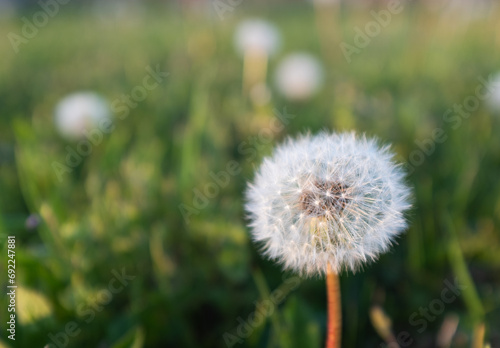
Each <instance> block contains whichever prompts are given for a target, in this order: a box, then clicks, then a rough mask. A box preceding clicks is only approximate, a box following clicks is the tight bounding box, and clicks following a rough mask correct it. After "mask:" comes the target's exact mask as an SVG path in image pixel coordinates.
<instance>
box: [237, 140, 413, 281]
mask: <svg viewBox="0 0 500 348" xmlns="http://www.w3.org/2000/svg"><path fill="white" fill-rule="evenodd" d="M292 178H293V179H295V180H291V179H292ZM277 186H279V190H277V189H276V187H277ZM246 198H247V203H246V210H247V211H248V213H249V218H250V220H251V223H250V227H251V231H252V236H253V239H254V240H255V241H256V242H258V243H259V244H261V245H262V246H263V252H264V254H265V255H266V256H267V257H269V258H271V259H274V260H276V261H278V262H280V263H281V264H282V265H283V267H284V268H285V269H289V270H293V271H296V272H298V273H300V274H302V275H307V276H310V275H314V274H321V273H326V270H327V267H328V264H330V265H331V266H332V268H333V269H334V270H335V271H337V272H340V271H341V270H344V269H347V270H351V271H353V272H355V271H356V270H357V269H358V268H359V267H360V266H361V265H362V264H363V263H364V262H367V261H369V260H374V259H376V258H377V256H378V255H380V254H381V253H383V252H385V251H387V249H388V248H389V246H390V244H391V241H393V240H394V238H395V237H396V236H397V235H398V234H400V233H401V232H402V231H403V230H404V229H405V228H406V226H407V223H406V220H405V218H404V212H405V211H406V210H408V209H409V207H410V202H409V200H410V190H409V188H408V187H407V186H406V184H405V182H404V172H403V171H402V169H401V167H400V166H398V165H397V164H396V163H395V162H394V160H393V154H392V153H391V152H390V151H389V148H388V147H382V148H381V147H380V146H379V145H378V143H377V141H376V140H375V139H369V138H366V137H364V136H362V137H358V136H356V135H355V134H354V133H341V134H329V133H321V134H318V135H316V136H311V135H305V136H302V137H300V138H299V139H296V140H293V139H289V140H288V141H286V142H285V143H284V144H282V145H280V146H279V147H277V148H276V150H275V151H274V153H273V154H272V156H270V157H269V158H266V159H265V160H264V162H263V164H262V165H261V167H260V168H259V170H258V172H257V174H256V177H255V179H254V182H253V184H252V185H250V186H249V188H248V190H247V192H246ZM274 227H276V230H275V229H274ZM271 231H277V232H271Z"/></svg>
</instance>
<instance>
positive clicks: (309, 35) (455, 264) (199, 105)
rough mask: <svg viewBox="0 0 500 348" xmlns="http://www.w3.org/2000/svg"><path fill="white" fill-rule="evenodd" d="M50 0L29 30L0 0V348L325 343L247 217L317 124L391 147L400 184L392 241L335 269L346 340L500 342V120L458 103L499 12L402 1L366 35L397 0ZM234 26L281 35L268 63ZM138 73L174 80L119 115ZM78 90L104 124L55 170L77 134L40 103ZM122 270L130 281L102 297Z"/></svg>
mask: <svg viewBox="0 0 500 348" xmlns="http://www.w3.org/2000/svg"><path fill="white" fill-rule="evenodd" d="M47 2H50V1H43V0H42V3H43V4H46V3H47ZM63 3H64V2H61V3H57V4H59V7H58V11H57V13H56V14H54V15H53V16H50V18H49V20H48V21H47V23H45V24H44V25H43V26H40V27H37V28H36V29H37V30H36V33H35V34H33V33H30V32H29V31H28V32H27V33H28V35H29V36H31V37H30V38H27V37H26V35H24V34H23V27H24V26H25V25H26V20H27V21H29V22H31V23H33V20H34V19H33V16H35V15H36V14H37V13H39V12H40V11H45V10H43V9H42V7H41V6H42V5H41V3H37V2H29V1H23V2H21V1H19V2H12V1H6V0H2V1H0V231H1V236H0V250H1V253H0V259H1V262H0V265H1V267H0V268H1V269H2V272H1V275H2V276H1V279H0V284H2V292H4V293H5V294H6V293H7V290H6V286H7V285H8V284H7V281H8V277H7V236H8V235H15V236H16V249H15V251H16V282H17V285H18V289H17V311H16V314H17V325H16V340H15V342H14V341H12V340H9V339H8V338H7V335H8V332H7V331H6V322H7V320H8V314H9V313H8V312H7V305H8V297H7V296H6V295H5V294H2V296H1V297H0V298H1V300H0V318H1V320H0V328H1V333H0V346H1V347H46V346H47V347H59V346H61V347H63V346H67V347H103V348H104V347H113V348H121V347H134V348H139V347H227V346H234V347H240V346H241V347H321V346H323V345H324V337H325V328H326V307H325V306H326V295H325V285H324V279H321V278H317V279H304V280H300V281H297V279H296V278H292V277H293V275H292V274H286V273H283V272H282V270H281V269H280V267H279V266H278V265H276V264H274V263H273V262H270V261H266V260H264V259H263V258H262V257H261V256H260V254H259V249H258V246H256V245H255V244H253V243H252V241H251V238H250V234H249V229H248V227H247V226H246V225H247V223H248V221H247V220H246V217H245V212H244V209H243V205H244V191H245V187H246V183H247V182H248V181H249V180H251V179H252V178H253V175H254V172H255V169H256V167H257V166H258V165H259V163H260V162H261V160H262V159H263V158H264V157H265V156H266V155H269V154H270V153H271V150H272V148H273V147H274V146H275V145H276V144H277V143H279V142H280V141H282V140H283V139H285V138H286V137H287V136H294V135H297V134H300V133H303V132H306V131H311V132H318V131H321V130H325V129H326V130H330V131H344V130H356V131H357V132H360V133H366V134H367V135H370V136H377V137H379V138H380V139H381V141H382V142H383V143H391V144H392V148H393V150H394V151H395V152H396V154H397V159H398V160H399V161H401V162H403V163H405V166H406V167H408V170H409V172H410V174H409V175H408V183H409V184H410V185H411V186H412V187H413V190H414V208H413V209H412V211H411V213H410V214H409V215H408V219H409V221H410V228H409V230H408V231H407V233H405V234H403V235H402V236H401V237H400V238H399V239H398V240H397V244H396V245H395V246H394V247H393V248H392V249H391V250H390V252H389V253H387V254H385V255H383V256H382V257H381V258H380V259H379V260H378V261H377V262H375V263H372V264H369V265H366V266H365V267H364V269H363V270H361V271H360V272H358V273H356V274H352V273H345V274H342V275H341V278H340V281H341V291H342V306H343V337H342V340H343V347H384V346H386V345H388V346H390V347H396V346H397V345H396V343H395V342H392V343H391V340H392V341H393V338H391V337H400V342H399V346H401V347H450V346H452V347H481V348H482V347H500V309H499V308H500V307H499V306H500V252H499V248H500V226H499V223H500V221H499V217H500V184H499V181H498V178H499V172H500V137H499V134H500V133H499V131H500V110H499V109H498V108H495V102H494V101H491V100H490V99H491V98H492V95H493V94H494V88H493V87H491V86H490V87H489V88H490V89H488V91H489V92H490V93H489V95H490V96H489V97H488V98H486V97H484V98H476V100H477V101H478V102H477V103H474V102H473V99H474V96H476V93H477V89H478V88H479V87H481V86H485V84H484V83H482V82H481V78H484V79H485V80H490V77H492V76H494V75H495V74H496V73H497V72H498V71H500V51H499V48H500V8H499V6H498V3H497V2H494V1H491V2H489V1H472V0H471V1H460V0H456V1H454V0H449V1H446V0H445V1H430V0H429V1H416V0H415V1H406V2H404V1H403V2H401V3H400V7H401V11H399V12H398V13H391V15H390V19H389V20H388V21H387V22H384V23H385V24H387V25H383V26H382V25H380V24H379V29H380V30H378V31H379V32H377V30H376V25H375V26H373V28H372V29H371V30H373V31H372V32H370V33H371V34H374V33H377V34H376V35H370V36H368V40H367V41H366V40H364V41H363V39H362V38H361V39H360V38H359V37H360V35H361V34H360V30H361V32H365V26H366V25H367V23H370V22H374V21H376V19H375V17H374V16H375V15H374V14H373V12H371V11H375V13H380V11H386V12H387V11H388V9H389V8H390V6H393V5H390V3H391V1H368V0H367V1H363V0H356V1H345V2H330V1H321V2H305V1H286V2H285V1H283V2H280V1H272V2H271V1H270V2H266V1H247V0H242V1H235V0H234V1H229V0H220V1H194V0H192V1H159V0H158V1H135V2H131V1H94V2H88V1H77V0H71V1H69V2H67V3H65V4H63ZM23 18H24V19H23ZM249 18H250V19H252V18H253V19H255V18H259V19H260V20H263V21H266V22H267V23H268V24H269V25H271V26H273V27H274V30H276V32H277V33H278V36H279V39H278V40H277V41H279V45H276V47H273V49H272V50H271V51H272V52H268V53H269V54H268V55H266V54H260V55H259V54H254V55H252V52H249V51H244V52H241V50H238V48H237V47H235V46H237V45H235V35H236V32H237V30H238V26H239V25H240V24H241V23H242V21H244V20H247V19H249ZM39 20H41V21H42V22H43V18H42V17H40V19H39ZM377 23H379V22H377ZM25 30H27V29H25ZM12 33H14V34H16V35H18V36H20V37H22V38H23V40H22V42H21V43H19V41H15V42H16V44H13V43H12V42H13V41H12V40H13V37H14V36H12V35H11V34H12ZM9 35H10V36H9ZM23 35H24V36H23ZM356 38H357V40H358V41H357V42H358V45H357V46H356ZM359 40H361V41H359ZM366 42H368V43H366ZM342 43H345V44H348V45H351V48H352V47H354V48H355V50H356V52H355V53H352V54H351V55H348V58H346V54H345V51H344V49H345V47H347V46H345V45H343V44H342ZM360 43H361V45H359V44H360ZM273 45H274V44H273ZM361 46H363V47H361ZM342 47H344V49H343V48H342ZM16 51H17V52H16ZM294 52H306V53H307V54H309V55H311V56H313V57H314V59H316V61H317V62H318V64H319V66H320V67H321V74H320V78H319V80H318V81H315V82H314V83H313V84H316V85H317V88H316V90H315V91H314V93H311V95H308V96H307V97H302V98H298V99H297V98H293V96H290V95H287V93H286V91H283V90H282V89H280V84H279V82H277V81H276V72H277V71H278V70H279V66H280V62H282V61H283V59H286V57H287V56H288V55H290V54H292V53H294ZM260 53H262V52H260ZM147 67H150V68H151V69H153V70H156V69H159V70H160V71H162V72H166V73H168V74H169V75H168V76H167V77H164V78H163V80H162V81H161V82H160V83H158V84H157V86H156V87H155V88H152V89H151V90H147V95H146V97H145V98H144V99H143V100H141V101H140V102H137V103H136V104H137V105H135V106H134V107H129V108H128V109H126V110H128V112H127V115H126V116H125V109H122V110H121V111H120V110H119V109H118V106H121V107H123V105H125V104H123V102H120V100H122V99H121V98H122V96H123V95H130V94H131V92H132V91H133V90H134V88H136V87H137V86H141V85H142V84H143V79H144V78H145V77H146V76H147V75H148V74H149V72H148V70H147ZM296 69H299V70H300V67H299V68H296ZM292 70H293V69H292ZM292 73H293V71H292ZM299 75H300V74H299ZM302 78H304V77H300V76H299V77H298V78H297V79H298V81H299V82H298V84H299V86H300V85H301V84H302V83H306V82H303V81H302V80H301V79H302ZM305 78H306V79H307V74H306V77H305ZM287 83H295V82H294V81H292V82H287ZM78 91H91V92H92V93H95V94H98V95H100V97H101V98H103V100H106V101H107V102H108V103H109V104H110V105H111V104H113V103H115V104H114V105H115V107H114V110H113V111H112V112H111V114H112V116H111V121H112V128H113V130H112V131H111V132H110V133H106V134H102V139H101V140H100V141H99V142H97V143H96V145H93V146H91V151H90V153H89V154H88V155H85V156H81V160H79V161H77V162H78V163H76V162H75V163H76V164H75V165H74V167H73V166H72V167H70V170H68V171H64V172H63V173H62V172H59V173H62V174H60V175H58V174H57V173H58V170H57V169H56V168H55V167H54V163H56V162H58V163H60V164H62V165H66V166H67V162H66V158H67V156H68V153H69V152H68V151H72V150H76V149H77V146H78V144H79V142H78V140H75V139H69V138H68V137H65V136H63V135H61V132H60V130H58V128H57V126H56V124H55V122H54V115H55V110H56V107H57V104H58V103H59V101H60V100H61V99H62V98H64V97H66V96H67V95H69V94H71V93H75V92H78ZM482 91H483V92H484V89H483V90H482ZM117 101H118V102H117ZM120 103H122V104H120ZM465 103H472V104H471V105H472V106H471V108H472V109H473V111H471V112H462V113H460V112H458V111H453V112H449V111H448V110H450V109H451V110H453V108H454V107H455V104H457V105H465ZM476 104H477V105H476ZM273 110H274V111H273ZM287 114H289V115H293V116H290V117H288V118H286V117H283V115H287ZM277 115H278V116H279V115H281V119H280V118H279V117H278V118H276V117H277ZM277 120H278V121H279V122H277V123H276V121H277ZM282 120H287V122H281V121H282ZM273 124H274V125H275V124H281V125H282V127H277V128H276V127H274V128H272V127H271V125H273ZM436 132H437V133H436ZM436 134H438V138H439V139H440V140H439V141H436V139H435V135H436ZM443 139H444V140H443ZM68 147H69V149H70V150H68ZM71 149H72V150H71ZM228 165H229V166H235V168H237V169H238V170H237V171H236V172H235V173H234V174H230V175H229V176H225V174H220V173H221V172H223V171H225V172H227V168H228ZM67 168H69V167H67ZM221 178H222V179H224V180H222V179H221ZM226 178H228V179H227V180H226ZM218 180H219V181H218ZM220 180H222V181H220ZM214 187H215V189H214ZM207 188H208V190H209V193H208V195H209V196H210V197H208V195H207V193H206V190H207ZM210 189H213V190H214V191H210ZM186 209H187V210H186ZM186 211H187V213H186ZM123 271H125V273H126V274H127V275H128V276H131V277H132V276H133V277H134V278H133V279H130V280H126V281H125V283H126V284H125V285H124V286H123V287H122V288H121V290H120V291H117V292H116V293H113V294H112V296H111V298H109V296H107V295H109V294H110V292H109V291H108V292H106V289H109V286H110V285H109V284H110V282H111V281H112V280H113V279H114V278H116V273H114V272H118V273H121V272H123ZM290 282H293V284H294V286H293V287H292V288H290V287H288V288H286V289H285V291H284V294H283V296H282V297H283V299H282V301H279V303H277V304H276V305H273V307H272V308H273V310H272V311H270V312H272V314H271V315H268V316H261V317H262V318H261V319H260V320H258V323H257V324H255V321H253V320H252V316H253V314H254V313H256V310H257V309H258V306H256V303H258V301H260V300H262V299H266V298H268V296H269V294H270V293H273V292H276V289H283V288H282V287H283V286H284V285H286V284H287V283H290ZM453 283H457V284H459V290H458V292H457V296H455V297H454V299H453V300H452V301H448V302H449V303H445V302H443V299H442V292H443V289H445V288H446V287H449V284H453ZM114 284H115V285H116V284H117V283H114ZM447 284H448V285H447ZM280 287H281V288H280ZM455 290H456V289H455ZM422 310H423V312H422ZM426 311H427V312H426ZM425 313H430V314H425ZM71 322H74V323H76V324H74V325H76V327H77V328H76V329H75V328H74V327H73V328H71V327H70V329H69V331H70V333H74V332H75V330H76V331H78V330H79V331H78V334H75V335H73V336H69V335H67V334H66V333H65V332H67V331H65V330H67V323H71ZM242 323H245V324H242ZM252 323H253V324H252ZM424 324H425V325H424ZM242 325H243V326H242ZM70 326H71V325H70ZM389 332H392V334H391V333H389ZM228 334H229V335H228ZM400 334H402V336H400ZM51 337H56V338H55V339H52V338H51ZM228 337H230V338H231V339H229V341H228ZM401 338H402V339H401ZM56 342H59V343H56ZM389 343H390V345H389Z"/></svg>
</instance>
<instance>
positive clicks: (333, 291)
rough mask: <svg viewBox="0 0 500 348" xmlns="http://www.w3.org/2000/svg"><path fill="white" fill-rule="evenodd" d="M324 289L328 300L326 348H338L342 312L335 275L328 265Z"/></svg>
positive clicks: (337, 280)
mask: <svg viewBox="0 0 500 348" xmlns="http://www.w3.org/2000/svg"><path fill="white" fill-rule="evenodd" d="M326 289H327V298H328V326H327V338H326V348H340V334H341V327H342V311H341V308H340V287H339V277H338V275H337V273H335V272H334V271H332V267H331V266H330V265H329V264H328V269H327V272H326Z"/></svg>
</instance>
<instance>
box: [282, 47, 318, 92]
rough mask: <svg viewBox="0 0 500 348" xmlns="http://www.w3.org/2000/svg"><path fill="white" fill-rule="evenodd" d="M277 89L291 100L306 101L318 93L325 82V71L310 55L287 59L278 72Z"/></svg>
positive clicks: (302, 54) (299, 54)
mask: <svg viewBox="0 0 500 348" xmlns="http://www.w3.org/2000/svg"><path fill="white" fill-rule="evenodd" d="M275 78H276V87H277V88H278V90H279V92H280V93H281V94H282V95H283V96H285V97H286V98H288V99H290V100H305V99H308V98H310V97H311V96H312V95H313V94H314V93H316V92H317V91H318V89H319V88H320V87H321V84H322V82H323V69H322V67H321V64H320V63H319V62H318V60H317V59H316V58H315V57H314V56H312V55H310V54H308V53H295V54H292V55H289V56H288V57H286V58H285V59H284V60H283V62H282V63H281V64H280V65H279V66H278V69H277V71H276V76H275Z"/></svg>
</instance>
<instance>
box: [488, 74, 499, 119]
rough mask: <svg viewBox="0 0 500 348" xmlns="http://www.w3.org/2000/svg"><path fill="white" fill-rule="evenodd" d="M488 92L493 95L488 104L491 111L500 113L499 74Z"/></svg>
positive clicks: (494, 78)
mask: <svg viewBox="0 0 500 348" xmlns="http://www.w3.org/2000/svg"><path fill="white" fill-rule="evenodd" d="M488 90H489V91H490V92H491V94H490V95H489V97H488V100H487V103H488V106H489V108H490V109H491V110H493V111H496V112H499V111H500V73H497V74H496V75H495V76H494V77H493V80H492V81H491V83H490V85H489V86H488Z"/></svg>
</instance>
